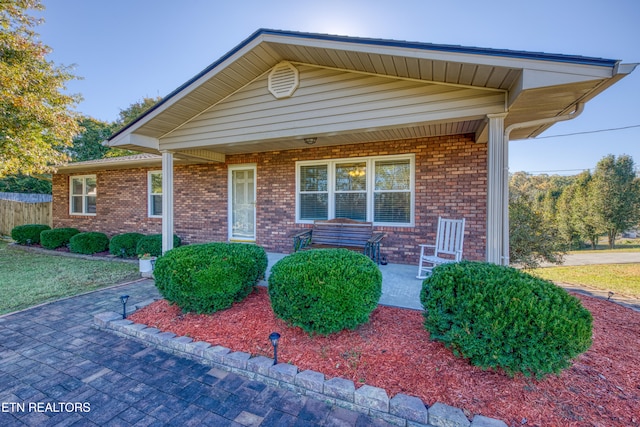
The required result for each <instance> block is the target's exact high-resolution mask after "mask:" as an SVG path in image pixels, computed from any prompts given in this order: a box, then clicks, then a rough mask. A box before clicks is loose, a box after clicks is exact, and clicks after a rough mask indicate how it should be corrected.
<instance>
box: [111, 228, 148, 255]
mask: <svg viewBox="0 0 640 427" xmlns="http://www.w3.org/2000/svg"><path fill="white" fill-rule="evenodd" d="M143 237H144V234H141V233H124V234H117V235H115V236H113V237H112V238H111V241H110V242H109V253H110V254H111V255H115V256H119V257H121V256H122V255H123V253H122V249H124V256H125V257H127V258H130V257H133V256H135V255H136V248H137V247H138V241H140V239H141V238H143Z"/></svg>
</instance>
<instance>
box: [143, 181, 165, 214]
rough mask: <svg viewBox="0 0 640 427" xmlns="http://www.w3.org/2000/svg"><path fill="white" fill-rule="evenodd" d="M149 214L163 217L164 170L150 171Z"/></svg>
mask: <svg viewBox="0 0 640 427" xmlns="http://www.w3.org/2000/svg"><path fill="white" fill-rule="evenodd" d="M148 187H149V190H148V191H147V193H148V194H149V203H148V205H149V216H150V217H152V218H154V217H157V218H161V217H162V171H152V172H149V184H148Z"/></svg>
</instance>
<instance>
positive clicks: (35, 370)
mask: <svg viewBox="0 0 640 427" xmlns="http://www.w3.org/2000/svg"><path fill="white" fill-rule="evenodd" d="M122 294H128V295H129V296H130V299H129V302H128V306H129V307H133V306H134V305H135V304H136V303H140V302H142V301H145V300H148V299H149V298H154V297H157V296H158V293H157V290H156V288H155V286H153V282H152V281H146V282H137V283H132V284H128V285H125V286H120V287H115V288H110V289H105V290H101V291H98V292H94V293H90V294H87V295H82V296H78V297H74V298H69V299H66V300H63V301H58V302H54V303H51V304H47V305H44V306H41V307H36V308H32V309H29V310H25V311H23V312H20V313H15V314H11V315H7V316H4V317H1V318H0V405H1V406H0V426H3V427H7V426H21V425H29V426H71V425H73V426H93V425H97V426H159V425H175V426H189V425H197V426H216V427H217V426H257V425H260V426H276V425H277V426H315V425H322V426H368V425H377V426H386V425H388V424H387V423H385V422H384V421H381V420H378V419H371V418H370V417H368V416H366V415H363V414H360V413H357V412H352V411H348V410H346V409H343V408H340V407H336V406H331V405H327V404H326V403H324V402H321V401H318V400H314V399H311V398H308V397H306V396H299V395H297V394H295V393H292V392H290V391H284V390H281V389H277V388H273V387H269V386H266V385H264V384H262V383H259V382H255V381H251V380H249V379H247V378H245V377H242V376H238V375H236V374H233V373H227V372H223V371H219V370H217V369H212V368H211V367H208V366H205V365H202V364H200V363H197V362H194V361H192V360H188V359H183V358H180V357H177V356H174V355H171V354H168V353H165V352H162V351H159V350H156V349H153V348H149V347H146V346H145V345H143V344H140V343H138V342H134V341H130V340H127V339H124V338H120V337H118V336H115V335H113V334H110V333H107V332H103V331H98V330H96V329H93V328H92V327H91V324H92V320H93V315H95V314H97V313H100V312H104V311H116V312H120V311H121V310H122V306H121V304H120V301H119V296H120V295H122Z"/></svg>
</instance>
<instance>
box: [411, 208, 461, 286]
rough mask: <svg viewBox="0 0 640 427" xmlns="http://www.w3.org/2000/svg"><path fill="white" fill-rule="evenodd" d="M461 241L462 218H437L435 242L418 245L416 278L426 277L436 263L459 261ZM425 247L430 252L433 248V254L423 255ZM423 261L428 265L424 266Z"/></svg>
mask: <svg viewBox="0 0 640 427" xmlns="http://www.w3.org/2000/svg"><path fill="white" fill-rule="evenodd" d="M463 241H464V218H463V219H445V218H438V230H437V234H436V244H435V245H420V264H419V265H418V275H417V276H416V278H418V279H426V278H427V276H428V275H431V271H432V270H433V269H434V267H436V266H437V265H440V264H446V263H449V262H458V261H460V260H461V259H462V243H463ZM425 249H427V251H426V252H432V251H431V249H433V255H425ZM443 255H444V257H443ZM425 263H426V264H428V265H427V266H425Z"/></svg>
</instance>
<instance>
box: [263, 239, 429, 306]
mask: <svg viewBox="0 0 640 427" xmlns="http://www.w3.org/2000/svg"><path fill="white" fill-rule="evenodd" d="M267 256H268V258H269V265H268V266H267V278H268V277H269V273H270V271H271V267H272V266H273V265H274V264H275V263H276V262H278V261H279V260H280V259H282V258H284V257H285V256H287V255H286V254H279V253H273V252H269V253H267ZM416 262H417V260H416ZM380 271H381V272H382V296H381V297H380V302H379V303H380V304H381V305H390V306H394V307H402V308H410V309H415V310H422V305H421V304H420V291H421V289H422V280H419V279H416V274H417V272H418V266H417V265H408V264H387V265H381V266H380ZM260 285H261V286H267V283H266V281H264V280H263V281H261V282H260Z"/></svg>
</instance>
